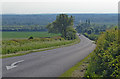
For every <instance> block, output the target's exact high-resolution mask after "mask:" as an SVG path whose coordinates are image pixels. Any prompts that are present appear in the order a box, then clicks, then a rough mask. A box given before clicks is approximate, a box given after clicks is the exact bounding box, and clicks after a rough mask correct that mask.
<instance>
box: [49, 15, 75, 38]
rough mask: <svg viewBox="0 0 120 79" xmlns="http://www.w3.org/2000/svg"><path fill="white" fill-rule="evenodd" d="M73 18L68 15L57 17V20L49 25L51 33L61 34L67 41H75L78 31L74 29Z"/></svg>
mask: <svg viewBox="0 0 120 79" xmlns="http://www.w3.org/2000/svg"><path fill="white" fill-rule="evenodd" d="M73 21H74V19H73V17H72V16H70V17H69V16H68V15H66V14H60V15H57V17H56V20H55V21H53V22H52V23H50V24H48V25H47V29H48V32H49V33H61V34H62V37H63V38H65V39H69V40H71V39H75V38H76V31H75V29H74V28H73Z"/></svg>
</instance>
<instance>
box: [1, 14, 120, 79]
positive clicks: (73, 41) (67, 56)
mask: <svg viewBox="0 0 120 79" xmlns="http://www.w3.org/2000/svg"><path fill="white" fill-rule="evenodd" d="M1 16H2V29H0V31H1V32H2V36H1V37H2V40H0V41H1V42H2V44H1V45H2V47H1V48H2V56H0V58H1V59H2V79H11V78H12V79H17V78H18V79H19V78H23V79H25V78H34V79H35V78H43V77H44V78H45V77H46V78H47V77H48V78H49V77H51V78H68V79H71V78H77V79H79V78H86V79H95V78H106V79H108V78H110V79H112V78H115V79H119V78H120V72H119V70H120V61H119V60H120V39H119V32H120V29H119V27H118V26H119V25H118V22H119V20H118V19H119V15H118V14H117V13H52V14H49V13H48V14H2V15H1Z"/></svg>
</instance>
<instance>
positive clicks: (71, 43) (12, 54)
mask: <svg viewBox="0 0 120 79" xmlns="http://www.w3.org/2000/svg"><path fill="white" fill-rule="evenodd" d="M79 42H80V39H79V38H77V39H75V40H74V42H70V43H69V44H67V43H66V44H63V45H59V46H51V47H48V48H41V49H35V50H28V51H20V52H17V53H11V54H5V55H1V56H0V58H8V57H14V56H21V55H26V54H29V53H33V52H40V51H45V50H50V49H55V48H60V47H66V46H71V45H74V44H77V43H79Z"/></svg>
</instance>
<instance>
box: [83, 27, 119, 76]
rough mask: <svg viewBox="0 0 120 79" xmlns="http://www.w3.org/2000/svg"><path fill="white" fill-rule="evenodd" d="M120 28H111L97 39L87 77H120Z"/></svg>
mask: <svg viewBox="0 0 120 79" xmlns="http://www.w3.org/2000/svg"><path fill="white" fill-rule="evenodd" d="M118 40H120V39H118V30H115V29H111V30H107V31H106V32H105V33H103V34H102V35H101V36H100V37H99V39H98V40H97V47H96V49H95V50H94V52H93V55H92V57H91V59H90V63H89V66H88V68H87V71H86V73H85V77H90V78H93V77H114V78H118V77H120V72H119V68H120V61H119V60H120V49H119V48H120V44H119V43H118Z"/></svg>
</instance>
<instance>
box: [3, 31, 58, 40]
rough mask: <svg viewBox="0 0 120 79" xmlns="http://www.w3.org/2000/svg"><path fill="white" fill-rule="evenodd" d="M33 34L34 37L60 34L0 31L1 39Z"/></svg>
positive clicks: (20, 37) (19, 37) (18, 37)
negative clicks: (0, 32) (0, 33)
mask: <svg viewBox="0 0 120 79" xmlns="http://www.w3.org/2000/svg"><path fill="white" fill-rule="evenodd" d="M30 36H33V37H34V38H39V37H54V36H60V34H53V33H48V32H2V39H3V40H4V39H23V38H28V37H30Z"/></svg>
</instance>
